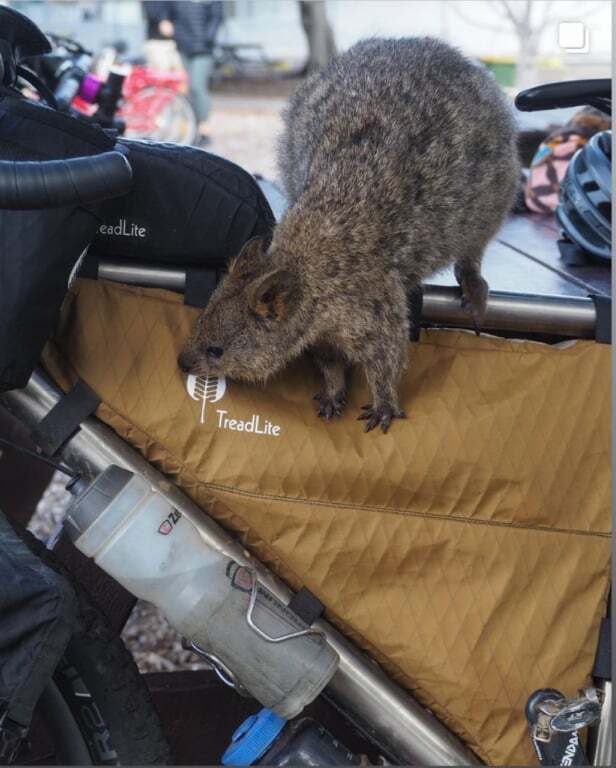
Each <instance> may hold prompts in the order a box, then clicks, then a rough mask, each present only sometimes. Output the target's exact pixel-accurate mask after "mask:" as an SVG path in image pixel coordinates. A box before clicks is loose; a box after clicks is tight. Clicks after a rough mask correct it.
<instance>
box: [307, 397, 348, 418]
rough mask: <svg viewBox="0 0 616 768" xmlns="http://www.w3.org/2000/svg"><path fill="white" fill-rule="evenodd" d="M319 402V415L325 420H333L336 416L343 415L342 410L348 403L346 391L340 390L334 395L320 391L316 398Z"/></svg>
mask: <svg viewBox="0 0 616 768" xmlns="http://www.w3.org/2000/svg"><path fill="white" fill-rule="evenodd" d="M313 399H314V400H316V401H317V402H318V403H319V408H318V410H317V416H320V417H321V418H322V419H325V421H331V420H332V418H333V417H334V416H337V417H340V416H342V411H343V410H344V406H345V405H346V393H345V392H338V393H336V394H335V395H334V396H333V397H332V396H331V395H327V394H325V393H323V392H318V393H317V394H316V395H315V396H314V398H313Z"/></svg>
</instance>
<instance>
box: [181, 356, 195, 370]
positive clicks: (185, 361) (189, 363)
mask: <svg viewBox="0 0 616 768" xmlns="http://www.w3.org/2000/svg"><path fill="white" fill-rule="evenodd" d="M194 364H195V360H194V358H193V356H192V355H191V354H190V353H189V352H186V351H183V352H180V354H179V355H178V368H179V369H180V370H181V371H182V372H183V373H190V370H191V368H192V367H193V365H194Z"/></svg>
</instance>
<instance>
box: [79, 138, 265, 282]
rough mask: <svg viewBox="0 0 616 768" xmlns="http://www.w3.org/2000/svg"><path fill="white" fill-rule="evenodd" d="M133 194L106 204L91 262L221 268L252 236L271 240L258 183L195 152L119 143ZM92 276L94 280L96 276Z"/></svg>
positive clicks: (216, 159)
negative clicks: (130, 173) (126, 155)
mask: <svg viewBox="0 0 616 768" xmlns="http://www.w3.org/2000/svg"><path fill="white" fill-rule="evenodd" d="M119 144H120V145H122V146H123V147H124V148H126V149H128V150H129V152H130V163H131V166H132V169H133V186H132V189H131V191H130V192H129V193H128V194H127V195H125V196H123V197H121V198H115V199H111V200H107V201H106V202H105V203H103V205H102V216H103V222H102V223H101V225H100V226H99V228H98V230H97V233H96V239H95V241H94V243H93V245H92V248H91V250H90V251H89V253H88V259H92V260H96V259H101V258H113V259H118V258H119V259H121V260H127V261H136V262H149V263H158V264H163V265H167V266H170V265H173V266H175V267H188V268H194V269H210V270H212V269H217V268H223V267H224V265H225V264H226V262H227V260H228V259H229V258H231V257H233V256H235V255H237V254H238V253H239V251H240V250H241V247H242V245H243V244H244V243H245V242H246V241H247V240H249V239H250V238H251V237H257V236H259V237H264V238H265V239H266V240H267V239H268V238H269V237H271V232H272V229H273V226H274V223H275V220H274V215H273V213H272V210H271V208H270V206H269V203H268V202H267V199H266V198H265V195H264V194H263V192H262V191H261V189H260V187H259V185H258V184H257V182H256V180H255V178H254V177H253V176H252V175H251V174H250V173H248V172H247V171H245V170H244V169H243V168H240V167H239V166H238V165H236V164H235V163H232V162H230V161H229V160H226V159H224V158H222V157H218V156H217V155H213V154H211V153H210V152H205V151H204V150H202V149H196V148H195V147H188V146H178V145H175V144H165V143H159V142H150V141H129V140H126V139H120V141H119ZM90 276H91V275H90Z"/></svg>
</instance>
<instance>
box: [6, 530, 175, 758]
mask: <svg viewBox="0 0 616 768" xmlns="http://www.w3.org/2000/svg"><path fill="white" fill-rule="evenodd" d="M24 533H25V535H24V536H23V539H24V542H25V543H26V544H27V545H28V546H29V547H30V549H31V550H32V551H33V552H34V554H36V555H37V556H38V557H40V558H41V559H42V560H43V561H44V562H45V564H46V565H48V566H49V567H50V568H53V569H54V570H57V571H59V572H60V573H61V574H62V575H63V576H64V577H65V578H67V579H68V580H69V581H70V583H71V585H72V586H73V589H74V590H75V592H76V594H77V599H78V602H79V619H80V628H79V629H78V630H77V632H75V634H73V636H72V637H71V639H70V641H69V643H68V645H67V647H66V650H65V653H64V656H63V658H62V660H61V661H60V664H59V665H58V667H57V669H56V671H55V673H54V676H53V680H52V681H51V682H50V684H49V686H48V688H47V690H46V691H45V692H44V694H43V695H42V697H41V699H40V700H39V705H38V706H37V712H36V718H37V719H38V721H39V723H41V721H42V725H43V728H44V730H45V731H46V732H47V733H48V734H49V735H50V736H51V740H52V742H53V747H54V752H55V759H56V762H57V763H58V764H60V765H84V764H86V765H88V764H89V765H170V764H172V761H171V750H170V748H169V746H168V743H167V739H166V737H165V733H164V729H163V725H162V722H161V720H160V717H159V715H158V713H157V711H156V709H155V707H154V702H153V701H152V696H151V694H150V692H149V690H148V687H147V685H146V684H145V682H144V680H143V678H142V677H141V674H140V673H139V670H138V669H137V665H136V664H135V661H134V659H133V657H132V655H131V653H130V652H129V650H128V649H127V648H126V646H125V645H124V643H123V642H122V639H121V638H120V637H119V636H118V635H116V634H115V633H113V632H112V630H111V629H110V628H109V626H108V622H107V620H106V619H105V617H104V616H103V614H102V613H101V612H100V611H99V610H98V609H97V608H96V607H95V606H94V605H93V604H92V601H91V599H90V597H89V595H88V594H87V592H86V590H85V589H84V588H83V587H82V586H81V585H80V584H79V583H78V582H76V581H75V579H74V578H73V577H72V576H71V575H70V574H69V573H67V571H66V569H64V568H63V567H62V565H61V564H59V563H58V561H57V560H56V559H55V558H54V556H53V554H52V553H51V552H50V551H49V550H48V549H47V548H46V547H44V546H43V544H42V543H41V542H40V541H38V540H37V539H36V538H35V537H34V536H32V535H31V534H30V533H28V532H27V531H26V532H24ZM62 704H64V705H65V706H62ZM84 748H85V750H86V751H85V752H84ZM86 754H87V755H89V758H90V761H89V762H86V763H84V762H83V760H84V757H85V755H86ZM20 762H21V760H20Z"/></svg>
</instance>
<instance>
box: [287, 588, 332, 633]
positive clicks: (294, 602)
mask: <svg viewBox="0 0 616 768" xmlns="http://www.w3.org/2000/svg"><path fill="white" fill-rule="evenodd" d="M289 608H290V609H291V610H292V611H293V613H294V614H295V615H296V616H299V617H300V619H301V620H302V621H305V622H306V624H308V626H310V625H311V624H314V622H315V621H316V620H317V619H319V618H320V617H321V616H322V614H323V611H324V610H325V606H324V605H323V603H322V602H321V601H320V600H319V598H318V597H315V596H314V595H313V594H312V592H311V591H310V590H309V589H306V587H302V588H301V589H300V591H299V592H296V593H295V594H294V595H293V597H292V598H291V602H290V603H289Z"/></svg>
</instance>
